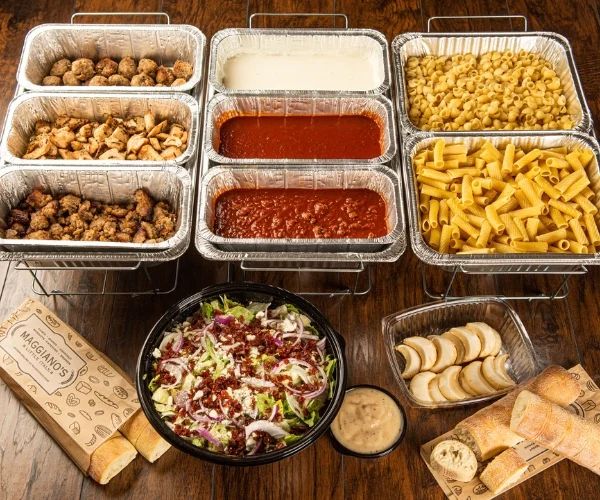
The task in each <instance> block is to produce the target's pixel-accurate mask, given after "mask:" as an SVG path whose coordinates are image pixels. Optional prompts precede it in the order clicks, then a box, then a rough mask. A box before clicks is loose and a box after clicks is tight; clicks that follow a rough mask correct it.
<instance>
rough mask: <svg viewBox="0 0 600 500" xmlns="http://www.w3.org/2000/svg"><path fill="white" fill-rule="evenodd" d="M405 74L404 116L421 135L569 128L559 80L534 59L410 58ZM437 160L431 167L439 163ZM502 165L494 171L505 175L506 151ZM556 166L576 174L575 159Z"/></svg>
mask: <svg viewBox="0 0 600 500" xmlns="http://www.w3.org/2000/svg"><path fill="white" fill-rule="evenodd" d="M405 73H406V89H407V94H408V115H409V118H410V120H411V121H412V122H413V124H415V125H416V126H417V127H419V128H421V129H422V130H444V131H455V130H522V129H527V130H556V129H572V128H573V126H574V121H573V117H572V116H571V114H570V113H569V111H568V109H567V99H566V97H565V94H564V92H563V87H562V82H561V81H560V78H559V77H558V75H557V74H556V72H555V71H554V69H553V68H552V64H551V63H550V62H548V61H547V60H545V59H544V58H542V57H540V56H539V55H538V54H535V53H531V52H527V51H524V50H522V51H520V52H518V53H512V52H487V53H485V54H482V55H481V56H478V57H476V56H474V55H473V54H457V55H453V56H436V55H426V56H421V57H415V56H413V57H409V58H408V60H407V62H406V69H405ZM453 154H455V153H453ZM456 154H458V155H460V153H456ZM438 156H439V153H438V154H437V155H435V156H434V158H433V162H434V163H439V161H440V160H439V157H438ZM482 158H484V160H485V161H486V162H490V161H491V160H490V159H489V158H488V157H486V156H482ZM504 160H505V163H500V164H499V165H498V169H499V170H505V171H506V170H507V169H508V166H509V164H510V163H512V158H511V151H510V150H509V151H508V154H505V156H504ZM562 161H563V162H565V163H567V162H568V163H569V164H570V165H571V167H572V168H573V169H577V168H579V167H578V166H577V163H576V162H577V161H581V158H577V157H571V158H562ZM583 161H584V162H585V157H584V158H583Z"/></svg>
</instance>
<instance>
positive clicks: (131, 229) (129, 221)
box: [119, 212, 140, 236]
mask: <svg viewBox="0 0 600 500" xmlns="http://www.w3.org/2000/svg"><path fill="white" fill-rule="evenodd" d="M139 221H140V216H139V214H138V213H137V212H129V213H128V214H127V215H126V216H125V219H123V220H120V221H119V229H120V230H121V232H122V233H125V234H129V235H130V236H132V235H134V234H135V232H136V231H137V227H138V224H139Z"/></svg>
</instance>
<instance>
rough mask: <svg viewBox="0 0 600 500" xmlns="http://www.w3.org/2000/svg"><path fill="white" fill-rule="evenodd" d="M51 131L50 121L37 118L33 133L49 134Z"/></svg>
mask: <svg viewBox="0 0 600 500" xmlns="http://www.w3.org/2000/svg"><path fill="white" fill-rule="evenodd" d="M51 131H52V127H51V126H50V123H48V122H45V121H44V120H38V121H37V122H35V133H36V134H49V133H50V132H51Z"/></svg>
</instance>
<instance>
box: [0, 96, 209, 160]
mask: <svg viewBox="0 0 600 500" xmlns="http://www.w3.org/2000/svg"><path fill="white" fill-rule="evenodd" d="M146 112H152V113H154V114H155V115H156V120H157V123H158V121H159V120H164V119H168V120H169V121H170V122H175V123H178V124H180V125H183V126H184V127H185V128H186V130H187V132H188V140H187V148H186V149H185V150H184V151H183V153H182V154H181V155H180V156H178V157H177V158H175V159H173V160H162V161H157V162H148V160H64V159H62V158H61V159H56V160H50V159H46V160H26V159H22V158H20V156H22V155H23V154H24V153H25V151H26V149H27V145H28V143H29V139H30V137H31V136H32V134H33V133H34V130H35V123H36V121H38V120H46V121H52V120H54V119H56V118H57V117H58V116H61V115H67V116H74V117H76V118H86V119H90V120H96V121H100V122H102V121H103V120H105V119H106V118H107V117H108V116H114V117H123V118H128V117H131V116H143V115H144V114H145V113H146ZM199 119H200V114H199V107H198V102H197V101H196V99H194V98H193V97H192V96H190V95H188V94H184V93H181V92H170V93H163V94H154V95H151V94H148V93H143V92H113V93H106V94H95V93H86V92H78V93H55V92H29V93H24V94H21V95H20V96H18V97H16V98H15V99H13V101H12V102H11V103H10V106H9V107H8V113H7V116H6V125H5V127H4V132H3V137H2V144H1V146H0V156H2V158H3V161H4V162H5V163H6V164H9V165H25V164H40V165H53V164H55V165H56V164H65V163H67V164H69V165H77V166H87V167H96V168H97V167H99V166H100V165H102V167H117V168H121V167H131V166H137V167H141V166H148V165H149V164H152V165H182V166H183V165H185V164H186V163H188V162H190V160H193V159H194V157H195V153H196V148H197V147H198V141H199V134H200V132H199V128H200V127H199Z"/></svg>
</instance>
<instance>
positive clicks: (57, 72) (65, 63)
mask: <svg viewBox="0 0 600 500" xmlns="http://www.w3.org/2000/svg"><path fill="white" fill-rule="evenodd" d="M70 70H71V61H69V60H68V59H59V60H58V61H56V62H55V63H54V64H53V65H52V68H50V76H63V75H64V74H65V73H66V72H67V71H70Z"/></svg>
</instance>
